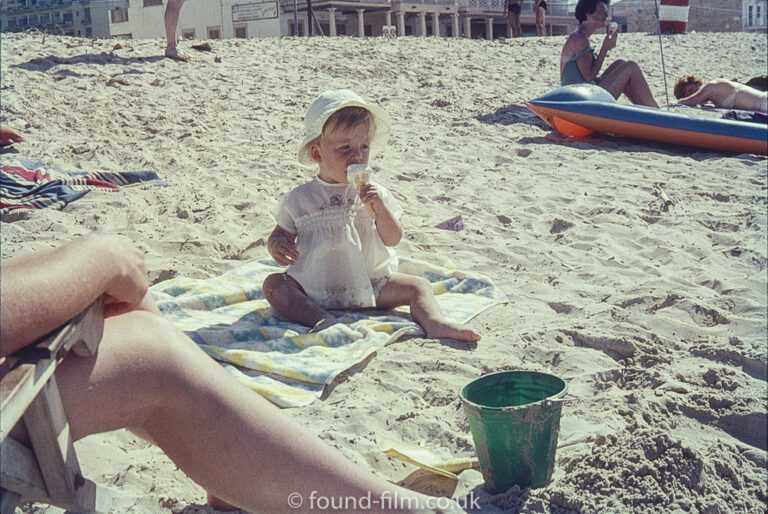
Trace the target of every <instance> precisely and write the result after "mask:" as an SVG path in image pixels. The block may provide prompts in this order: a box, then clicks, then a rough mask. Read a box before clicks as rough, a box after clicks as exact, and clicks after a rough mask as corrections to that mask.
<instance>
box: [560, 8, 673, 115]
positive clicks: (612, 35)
mask: <svg viewBox="0 0 768 514" xmlns="http://www.w3.org/2000/svg"><path fill="white" fill-rule="evenodd" d="M609 1H610V0H579V2H578V3H577V4H576V11H575V13H574V14H575V16H576V19H577V20H578V21H579V28H577V29H576V30H575V31H573V32H571V34H570V35H569V36H568V39H567V40H566V41H565V45H564V46H563V51H562V53H561V54H560V84H561V85H563V86H567V85H570V84H585V83H591V84H596V85H598V86H600V87H601V88H603V89H605V90H606V91H608V92H609V93H611V95H613V97H614V98H619V96H621V94H622V93H624V94H625V95H627V98H629V100H630V101H631V102H632V103H633V104H637V105H645V106H648V107H657V108H658V107H659V104H657V103H656V100H654V98H653V94H652V93H651V88H650V87H648V82H647V81H646V80H645V75H643V70H641V69H640V66H638V64H637V63H636V62H635V61H623V60H621V59H618V60H616V61H614V62H613V63H611V65H610V66H608V68H607V69H606V70H605V72H604V73H603V74H602V75H600V76H598V73H600V68H602V66H603V61H604V60H605V58H606V56H607V55H608V52H609V51H610V50H613V49H614V48H615V47H616V41H617V39H618V32H615V31H613V30H610V29H609V27H608V26H607V22H608V3H609ZM600 29H604V30H605V39H603V44H602V46H601V47H600V52H599V53H597V54H595V51H594V50H593V49H592V42H591V41H590V40H589V37H590V36H591V35H592V34H594V33H595V32H596V31H598V30H600Z"/></svg>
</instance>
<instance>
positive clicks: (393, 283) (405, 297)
mask: <svg viewBox="0 0 768 514" xmlns="http://www.w3.org/2000/svg"><path fill="white" fill-rule="evenodd" d="M399 305H408V306H409V307H410V308H411V317H412V318H413V321H415V322H416V323H418V324H419V325H421V327H422V328H423V329H424V330H425V331H426V332H427V337H433V338H439V337H448V338H451V339H456V340H459V341H479V340H480V335H478V334H477V332H475V331H474V330H470V329H468V328H466V327H464V326H462V325H461V324H459V323H453V322H450V321H448V320H446V319H445V317H444V316H443V313H442V312H441V311H440V306H439V305H438V304H437V300H435V295H434V294H433V293H432V286H431V285H430V284H429V282H427V281H426V280H425V279H423V278H421V277H413V276H410V275H404V274H402V273H393V274H392V276H391V277H390V279H389V281H388V282H387V283H386V284H385V285H384V287H383V288H382V289H381V293H380V294H379V297H378V299H377V300H376V306H377V307H379V308H380V309H391V308H393V307H397V306H399Z"/></svg>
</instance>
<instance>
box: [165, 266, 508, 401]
mask: <svg viewBox="0 0 768 514" xmlns="http://www.w3.org/2000/svg"><path fill="white" fill-rule="evenodd" d="M282 271H285V268H281V267H279V266H277V265H276V264H275V263H274V262H273V261H272V260H268V261H252V262H249V263H247V264H245V265H243V266H241V267H239V268H236V269H234V270H232V271H229V272H227V273H225V274H224V275H221V276H218V277H213V278H210V279H205V280H197V279H190V278H183V277H176V278H173V279H171V280H167V281H165V282H161V283H158V284H155V285H154V286H152V288H151V291H152V293H153V295H154V297H155V299H156V300H157V302H158V306H159V307H160V310H161V311H162V312H163V314H164V315H165V316H166V317H167V318H168V319H169V320H170V321H171V322H173V323H174V324H175V325H176V326H177V327H179V328H180V329H181V330H183V331H184V332H186V333H187V334H188V335H189V336H190V337H191V338H192V339H193V340H194V341H195V342H196V343H197V344H199V345H200V346H201V347H202V348H203V350H205V351H206V352H207V353H208V354H209V355H210V356H211V357H213V358H214V359H217V360H218V361H220V362H221V363H222V365H224V367H225V368H226V369H227V370H229V371H230V372H231V373H232V374H233V375H235V376H236V377H237V378H238V379H239V380H240V381H241V382H243V383H244V384H246V385H247V386H248V387H250V388H251V389H253V390H254V391H256V392H257V393H259V394H261V395H262V396H264V397H265V398H267V399H268V400H270V401H272V402H273V403H275V404H276V405H279V406H281V407H297V406H302V405H308V404H309V403H312V402H313V401H314V400H315V399H316V398H318V397H319V396H320V395H321V394H322V392H323V389H324V387H325V385H327V384H330V383H331V382H332V381H333V379H334V378H335V377H336V376H337V375H338V374H339V373H341V372H343V371H345V370H347V369H349V368H350V367H352V366H354V365H355V364H357V363H359V362H361V361H363V360H364V359H366V358H367V357H368V356H369V355H371V354H373V353H375V352H376V350H377V349H379V348H381V347H383V346H385V345H387V344H389V343H391V342H394V341H397V340H398V339H400V338H402V337H403V336H405V335H423V334H424V332H423V331H422V329H421V327H419V325H417V324H416V323H414V322H413V320H412V319H411V318H410V316H409V314H408V308H407V307H401V308H399V309H397V310H394V311H377V310H374V311H370V310H365V311H350V312H336V313H335V314H336V315H337V317H338V318H339V319H340V320H341V321H342V323H339V324H337V325H334V326H332V327H329V328H327V329H325V330H322V331H321V332H318V333H315V334H308V333H307V332H308V328H307V327H304V326H302V325H299V324H296V323H292V322H290V321H286V320H285V319H282V318H280V317H278V316H276V315H275V313H274V312H273V310H272V308H271V307H270V305H269V303H267V301H266V300H265V299H264V296H263V294H262V291H261V284H262V282H263V281H264V279H265V278H266V277H267V276H268V275H270V274H272V273H279V272H282ZM398 271H400V272H401V273H408V274H412V275H417V276H422V277H425V278H427V279H428V280H429V282H430V283H431V284H432V289H433V291H434V293H435V295H436V298H437V301H438V304H439V305H440V307H441V309H442V310H443V313H444V314H445V315H446V317H448V318H451V319H453V320H455V321H459V322H462V323H465V322H467V321H469V320H470V319H472V318H473V317H475V316H476V315H478V314H479V313H480V312H482V311H484V310H485V309H487V308H489V307H492V306H493V305H497V304H499V303H501V302H503V301H504V295H503V294H502V293H501V292H500V291H499V290H498V289H497V288H496V287H495V286H494V285H493V283H492V282H491V281H490V280H489V279H487V278H485V277H482V276H480V275H474V274H470V273H464V272H460V271H457V270H453V269H448V268H444V267H440V266H433V265H430V264H427V263H425V262H421V261H416V260H410V259H404V258H402V257H401V258H400V262H399V269H398Z"/></svg>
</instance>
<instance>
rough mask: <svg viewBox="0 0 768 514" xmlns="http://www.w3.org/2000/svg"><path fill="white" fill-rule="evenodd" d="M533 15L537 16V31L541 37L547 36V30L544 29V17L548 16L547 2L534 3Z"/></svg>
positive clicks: (536, 1) (543, 0)
mask: <svg viewBox="0 0 768 514" xmlns="http://www.w3.org/2000/svg"><path fill="white" fill-rule="evenodd" d="M533 14H534V16H536V30H538V32H539V35H540V36H541V37H544V36H546V35H547V29H546V28H545V27H544V16H545V15H546V14H547V2H546V0H535V1H534V2H533Z"/></svg>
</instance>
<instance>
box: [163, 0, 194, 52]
mask: <svg viewBox="0 0 768 514" xmlns="http://www.w3.org/2000/svg"><path fill="white" fill-rule="evenodd" d="M183 5H184V0H168V5H167V6H166V7H165V16H164V21H165V56H166V57H170V58H171V59H176V60H177V61H185V62H186V61H188V60H189V56H188V55H187V54H185V53H184V52H182V51H181V50H179V49H178V48H177V46H176V45H177V41H176V27H177V26H178V24H179V14H180V13H181V6H183Z"/></svg>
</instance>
